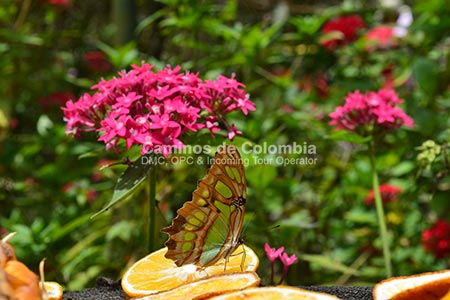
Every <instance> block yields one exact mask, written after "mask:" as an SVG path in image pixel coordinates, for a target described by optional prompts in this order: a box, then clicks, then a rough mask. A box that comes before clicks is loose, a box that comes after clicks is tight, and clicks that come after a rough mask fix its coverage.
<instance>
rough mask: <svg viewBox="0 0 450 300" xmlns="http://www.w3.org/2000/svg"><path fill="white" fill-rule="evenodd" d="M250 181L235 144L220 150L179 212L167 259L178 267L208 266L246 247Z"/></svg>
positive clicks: (170, 231) (172, 225)
mask: <svg viewBox="0 0 450 300" xmlns="http://www.w3.org/2000/svg"><path fill="white" fill-rule="evenodd" d="M246 198H247V195H246V179H245V172H244V166H243V164H242V159H241V156H240V154H239V152H238V150H237V148H236V147H235V146H234V145H224V146H222V147H220V148H219V149H218V151H217V153H216V155H215V158H214V163H213V165H212V166H211V168H210V169H209V170H208V173H207V174H206V176H205V177H204V178H203V179H202V180H200V181H199V182H198V186H197V189H196V190H195V191H194V192H193V193H192V200H191V201H187V202H185V203H184V205H183V206H182V207H181V208H180V209H178V211H177V216H176V217H175V219H174V220H173V221H172V224H171V225H170V226H169V227H166V228H163V229H161V231H163V232H166V233H168V234H169V239H168V240H167V242H166V243H165V245H166V246H167V248H168V250H167V253H166V254H165V257H166V258H169V259H172V260H173V261H174V262H175V264H176V265H177V266H183V265H186V264H194V265H197V266H199V267H202V268H203V267H208V266H211V265H213V264H214V263H216V262H217V261H219V260H220V259H222V258H223V259H225V260H226V259H228V257H229V256H230V255H231V254H232V253H233V252H234V251H235V250H236V249H237V248H238V247H239V246H240V245H241V244H242V240H241V238H240V233H241V230H242V225H243V222H244V214H245V202H246Z"/></svg>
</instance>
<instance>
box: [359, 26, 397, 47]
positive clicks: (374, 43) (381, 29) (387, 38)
mask: <svg viewBox="0 0 450 300" xmlns="http://www.w3.org/2000/svg"><path fill="white" fill-rule="evenodd" d="M396 45H397V41H396V39H395V36H394V28H392V27H390V26H385V25H381V26H378V27H376V28H373V29H371V30H369V31H368V32H367V33H366V46H365V48H366V50H367V51H369V52H370V51H374V50H377V49H387V48H391V47H393V46H396Z"/></svg>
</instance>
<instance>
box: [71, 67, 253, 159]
mask: <svg viewBox="0 0 450 300" xmlns="http://www.w3.org/2000/svg"><path fill="white" fill-rule="evenodd" d="M153 68H154V66H152V65H149V64H146V63H142V65H141V66H137V65H133V66H132V70H130V71H129V72H124V71H123V72H119V74H118V77H114V78H112V79H109V80H101V81H100V82H99V83H97V84H96V85H94V86H93V87H92V89H94V90H96V91H95V92H94V94H92V95H90V94H88V93H86V94H84V95H82V96H81V97H80V98H79V99H78V100H77V101H67V102H66V105H65V107H63V108H62V109H63V111H64V119H65V121H66V122H67V130H66V133H67V134H70V133H71V134H73V135H74V136H75V137H77V136H80V134H81V133H83V132H89V131H96V132H98V133H99V135H100V137H99V139H98V140H99V141H102V142H104V143H105V144H106V148H107V149H116V148H117V145H118V142H119V141H120V140H125V145H126V148H127V149H130V148H131V147H132V146H138V147H140V150H141V154H145V153H147V152H148V151H152V150H155V149H164V150H163V151H162V152H163V154H164V155H165V156H167V155H169V154H170V146H172V147H175V148H182V147H183V146H184V145H183V143H182V142H181V141H180V139H179V138H180V136H181V135H182V134H183V133H185V132H187V131H192V132H195V131H197V130H200V129H202V128H206V129H208V130H209V132H210V133H211V135H212V136H214V133H215V132H217V131H219V130H220V125H223V127H225V129H226V130H227V131H228V138H229V139H233V138H234V137H235V136H236V135H239V134H241V132H240V131H239V130H238V129H237V128H236V126H235V125H234V124H232V125H231V126H230V125H229V124H228V123H227V121H226V119H225V116H226V115H227V114H228V113H230V112H232V111H236V110H238V111H239V110H240V111H241V112H242V113H243V114H244V115H247V114H248V112H249V111H253V110H255V106H254V104H253V102H252V101H251V100H250V99H249V96H248V94H247V93H245V91H244V90H243V88H244V85H243V84H242V83H241V82H239V81H237V80H236V79H234V77H233V76H232V77H230V78H228V77H225V76H219V77H218V78H217V80H205V81H203V80H201V79H200V78H199V77H198V74H193V73H189V72H185V73H182V72H181V68H180V67H179V66H177V67H175V68H171V67H170V66H167V67H166V68H164V69H162V70H159V71H153ZM168 146H169V147H168Z"/></svg>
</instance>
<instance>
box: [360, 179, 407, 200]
mask: <svg viewBox="0 0 450 300" xmlns="http://www.w3.org/2000/svg"><path fill="white" fill-rule="evenodd" d="M401 192H402V190H401V189H399V188H398V187H396V186H393V185H390V184H387V183H386V184H382V185H380V194H381V200H382V201H383V203H384V204H386V203H389V202H395V201H397V195H398V194H400V193H401ZM374 200H375V195H374V192H373V190H371V191H370V192H369V194H368V195H367V197H366V200H365V201H364V203H365V204H366V205H372V204H373V202H374Z"/></svg>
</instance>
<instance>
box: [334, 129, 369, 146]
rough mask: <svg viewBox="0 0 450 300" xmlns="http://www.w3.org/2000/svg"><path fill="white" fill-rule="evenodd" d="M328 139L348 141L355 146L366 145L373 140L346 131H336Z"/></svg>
mask: <svg viewBox="0 0 450 300" xmlns="http://www.w3.org/2000/svg"><path fill="white" fill-rule="evenodd" d="M328 137H329V138H330V139H332V140H339V141H346V142H350V143H354V144H365V143H368V142H369V141H370V139H371V137H370V136H367V137H363V136H360V135H359V134H356V133H353V132H348V131H346V130H335V131H333V132H332V133H331V134H330V135H329V136H328Z"/></svg>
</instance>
